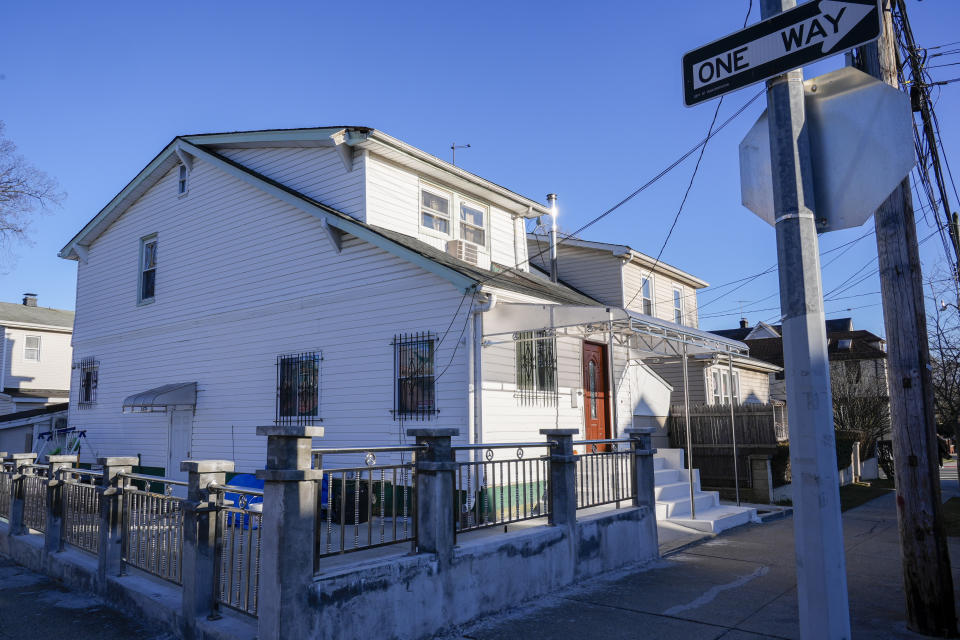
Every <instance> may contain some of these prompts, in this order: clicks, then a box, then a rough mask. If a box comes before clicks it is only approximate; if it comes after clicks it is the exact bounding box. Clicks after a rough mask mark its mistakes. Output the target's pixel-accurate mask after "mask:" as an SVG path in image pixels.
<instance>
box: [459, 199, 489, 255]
mask: <svg viewBox="0 0 960 640" xmlns="http://www.w3.org/2000/svg"><path fill="white" fill-rule="evenodd" d="M456 200H457V237H458V238H459V239H460V240H463V241H464V242H469V243H470V244H472V245H474V246H475V247H480V248H482V249H485V248H486V247H487V239H488V238H489V237H490V207H488V206H486V205H483V204H480V203H479V202H477V201H476V200H470V199H469V198H461V197H460V196H457V198H456ZM464 205H466V206H468V207H470V208H471V209H476V210H477V211H479V212H480V215H481V216H482V217H483V226H481V227H478V226H477V225H475V224H473V223H472V222H467V221H465V220H464V219H463V218H462V217H461V216H462V215H463V209H462V207H463V206H464ZM464 225H466V226H467V227H471V228H474V229H480V231H481V232H483V242H482V243H479V244H478V243H476V242H474V241H473V240H467V239H466V238H465V237H464V234H463V226H464Z"/></svg>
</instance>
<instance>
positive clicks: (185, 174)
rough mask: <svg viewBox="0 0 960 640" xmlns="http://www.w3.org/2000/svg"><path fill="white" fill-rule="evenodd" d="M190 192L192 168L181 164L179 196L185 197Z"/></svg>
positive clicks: (178, 172) (178, 185)
mask: <svg viewBox="0 0 960 640" xmlns="http://www.w3.org/2000/svg"><path fill="white" fill-rule="evenodd" d="M189 191H190V168H189V167H187V165H185V164H183V163H180V164H178V165H177V196H178V197H181V198H182V197H183V196H185V195H187V193H188V192H189Z"/></svg>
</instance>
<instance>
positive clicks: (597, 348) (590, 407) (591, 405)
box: [583, 342, 610, 440]
mask: <svg viewBox="0 0 960 640" xmlns="http://www.w3.org/2000/svg"><path fill="white" fill-rule="evenodd" d="M583 399H584V401H583V416H584V420H585V422H586V432H587V440H602V439H604V438H609V437H610V423H609V421H608V419H607V413H608V411H607V348H606V346H605V345H602V344H594V343H592V342H584V343H583Z"/></svg>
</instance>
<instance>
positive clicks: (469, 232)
mask: <svg viewBox="0 0 960 640" xmlns="http://www.w3.org/2000/svg"><path fill="white" fill-rule="evenodd" d="M485 218H486V216H485V215H484V210H483V208H481V207H478V206H477V205H474V204H470V203H469V202H461V203H460V238H461V239H462V240H466V241H467V242H472V243H473V244H478V245H480V246H484V245H485V244H486V232H485V231H484V219H485Z"/></svg>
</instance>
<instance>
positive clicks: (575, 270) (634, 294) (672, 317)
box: [527, 234, 707, 327]
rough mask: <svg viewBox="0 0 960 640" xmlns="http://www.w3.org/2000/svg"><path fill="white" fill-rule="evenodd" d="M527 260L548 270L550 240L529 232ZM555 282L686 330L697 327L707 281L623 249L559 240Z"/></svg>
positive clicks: (585, 241) (593, 243)
mask: <svg viewBox="0 0 960 640" xmlns="http://www.w3.org/2000/svg"><path fill="white" fill-rule="evenodd" d="M527 240H528V244H529V252H530V261H531V262H532V263H533V264H534V265H536V266H538V267H540V268H541V269H543V270H545V271H548V270H549V269H550V239H549V237H548V236H544V235H542V234H528V235H527ZM557 265H558V271H559V278H560V280H562V281H563V282H565V283H566V284H568V285H569V286H571V287H575V288H576V289H578V290H580V291H583V292H584V293H586V294H588V295H590V296H591V297H593V298H595V299H596V300H598V301H599V302H601V303H603V304H608V305H613V306H616V307H625V308H627V309H629V310H631V311H636V312H638V313H642V314H645V315H648V316H653V317H656V318H661V319H663V320H667V321H669V322H673V323H676V324H679V325H684V326H687V327H699V326H700V321H699V317H698V316H699V313H698V309H697V291H698V290H699V289H702V288H704V287H706V286H707V283H706V282H704V281H703V280H701V279H700V278H697V277H695V276H693V275H690V274H689V273H687V272H685V271H681V270H680V269H677V268H676V267H673V266H670V265H668V264H666V263H664V262H659V261H657V260H655V259H654V258H651V257H650V256H648V255H645V254H642V253H640V252H639V251H634V250H633V249H631V248H630V247H628V246H627V245H623V244H608V243H604V242H590V241H587V240H580V239H578V238H572V237H567V238H563V239H562V241H561V242H559V243H558V246H557Z"/></svg>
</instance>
